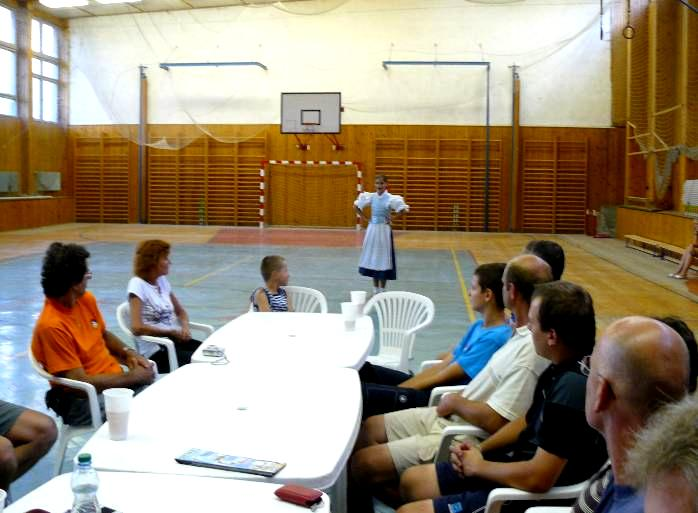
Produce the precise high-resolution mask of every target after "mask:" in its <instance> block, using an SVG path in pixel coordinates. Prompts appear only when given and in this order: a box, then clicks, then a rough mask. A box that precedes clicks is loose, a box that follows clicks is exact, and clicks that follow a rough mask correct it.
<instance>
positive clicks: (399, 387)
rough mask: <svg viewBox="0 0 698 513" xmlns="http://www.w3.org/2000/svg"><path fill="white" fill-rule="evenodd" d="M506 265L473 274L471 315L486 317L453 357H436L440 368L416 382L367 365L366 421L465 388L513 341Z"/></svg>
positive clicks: (431, 369) (364, 381)
mask: <svg viewBox="0 0 698 513" xmlns="http://www.w3.org/2000/svg"><path fill="white" fill-rule="evenodd" d="M504 268H505V264H501V263H494V264H483V265H480V266H478V267H477V269H475V272H474V274H473V278H472V281H471V286H470V302H471V305H472V307H473V310H475V311H476V312H478V313H480V314H481V315H482V319H478V320H477V321H475V322H474V323H473V324H472V325H471V326H470V329H468V332H467V333H466V334H465V335H464V336H463V338H462V339H461V341H460V342H459V343H458V345H457V346H455V347H454V348H453V349H452V350H451V351H446V352H444V353H442V354H440V355H439V356H438V358H439V360H441V361H440V362H439V363H438V364H436V365H434V366H432V367H429V368H427V369H425V370H423V371H422V372H420V373H419V374H417V375H415V376H410V375H409V374H406V373H404V372H400V371H396V370H392V369H387V368H384V367H378V366H373V365H371V364H365V365H364V366H363V367H362V368H361V370H360V371H359V376H360V377H361V381H362V394H363V415H364V418H368V417H370V416H372V415H380V414H383V413H388V412H391V411H397V410H403V409H406V408H415V407H419V406H426V405H427V403H428V402H429V394H430V393H431V390H432V388H434V387H437V386H443V385H458V384H462V385H465V384H467V383H468V382H470V380H471V379H473V378H474V377H475V376H477V374H478V373H479V372H480V371H481V370H482V368H483V367H484V366H485V365H486V364H487V362H488V361H489V359H490V358H491V357H492V355H493V354H494V353H495V352H496V351H497V350H498V349H499V348H500V347H502V346H503V345H504V344H505V343H506V341H507V340H509V338H510V337H511V334H512V330H511V327H509V326H508V325H507V323H506V321H505V318H504V299H503V297H502V275H503V273H504Z"/></svg>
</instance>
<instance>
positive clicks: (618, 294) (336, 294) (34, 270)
mask: <svg viewBox="0 0 698 513" xmlns="http://www.w3.org/2000/svg"><path fill="white" fill-rule="evenodd" d="M362 237H363V232H356V231H353V230H312V229H285V228H268V229H264V230H259V229H257V228H217V227H209V226H158V225H102V224H69V225H59V226H51V227H44V228H39V229H33V230H22V231H14V232H2V233H0V284H1V286H2V289H1V290H2V292H1V293H0V373H2V376H3V379H4V382H5V386H4V387H3V388H2V389H1V390H2V391H0V399H3V400H6V401H12V402H15V403H18V404H22V405H25V406H28V407H31V408H34V409H36V410H39V411H43V412H47V410H46V408H45V406H44V403H43V395H44V392H45V391H46V389H47V388H48V384H47V383H46V381H45V380H43V379H42V378H40V377H39V376H37V375H36V374H34V373H33V371H32V370H31V368H30V366H29V361H28V359H27V345H28V343H29V341H30V339H31V333H32V328H33V325H34V322H35V320H36V318H37V316H38V315H39V312H40V311H41V308H42V305H43V300H44V299H43V294H42V291H41V286H40V283H39V280H40V270H41V258H42V255H43V252H44V251H45V249H46V247H47V246H48V245H49V244H50V243H51V242H53V241H62V242H76V243H79V244H83V245H85V246H86V247H87V248H88V250H89V251H90V253H91V258H90V264H89V265H90V268H91V270H92V272H93V275H94V277H93V279H92V281H91V282H90V283H89V285H88V287H89V289H90V290H91V291H92V292H93V293H94V294H95V296H96V297H97V299H98V301H99V305H100V308H101V309H102V313H103V315H104V317H105V320H106V322H107V325H108V326H109V328H110V329H111V330H112V331H114V333H116V334H117V335H119V336H121V337H123V339H124V341H126V342H127V341H128V339H127V338H126V337H125V335H124V334H123V333H121V332H120V330H119V328H118V326H117V324H116V320H115V311H116V307H117V305H118V304H119V303H121V302H122V301H125V300H126V284H127V282H128V280H129V278H130V277H131V276H132V258H133V253H134V248H135V246H136V244H137V243H138V242H139V241H141V240H145V239H150V238H161V239H165V240H167V241H169V242H170V243H171V244H172V245H173V249H172V254H171V259H172V262H173V263H172V267H171V271H170V276H169V279H170V282H171V283H172V286H173V290H174V292H175V294H176V295H177V297H178V298H179V300H180V302H181V303H182V304H183V305H184V306H185V308H187V310H188V312H189V316H190V318H191V319H192V320H194V321H199V322H205V323H209V324H212V325H213V326H215V327H220V326H222V325H223V324H225V323H226V322H227V321H229V320H231V319H233V318H235V317H236V316H238V315H240V314H242V313H244V312H245V311H246V310H247V308H248V307H249V296H250V293H251V292H252V290H254V288H255V287H257V286H259V285H260V284H261V277H260V276H259V262H260V260H261V259H262V257H263V256H265V255H269V254H279V255H282V256H284V257H285V258H286V260H287V262H288V265H289V271H290V274H291V280H290V284H292V285H303V286H308V287H313V288H316V289H319V290H321V291H322V292H323V293H324V294H325V295H326V297H327V299H328V303H329V309H330V311H331V312H338V311H339V303H340V302H342V301H346V300H348V298H349V291H350V290H366V291H370V290H371V286H370V280H368V279H366V278H363V277H361V276H359V275H358V273H357V271H356V267H357V262H358V257H359V252H360V247H361V241H362ZM534 238H549V239H552V240H555V241H557V242H558V243H560V244H561V245H562V246H563V248H564V249H565V252H566V255H567V268H566V271H565V275H564V278H566V279H567V280H570V281H574V282H576V283H579V284H580V285H582V286H584V287H586V288H587V289H588V290H589V292H590V293H591V295H592V297H593V298H594V301H595V306H596V313H597V323H598V325H599V329H603V328H604V327H605V326H607V325H608V324H609V323H610V322H612V321H613V320H615V319H617V318H619V317H623V316H625V315H631V314H640V315H650V316H665V315H676V316H679V317H681V318H683V319H684V320H686V322H687V323H688V324H689V326H691V328H692V329H693V330H694V331H698V304H697V303H698V279H695V275H692V276H693V277H694V279H691V280H687V281H678V280H672V279H670V278H668V277H667V275H668V274H669V273H670V272H672V271H673V270H674V269H675V268H676V264H675V263H672V262H667V261H664V260H659V259H656V258H653V257H652V256H650V255H648V254H645V253H642V252H639V251H636V250H633V249H628V248H625V247H624V244H623V243H622V242H621V241H618V240H614V239H593V238H590V237H586V236H583V235H569V236H547V237H545V236H541V235H540V234H500V233H495V234H483V233H461V232H396V234H395V243H396V248H397V262H398V280H397V281H396V282H390V283H389V285H388V289H389V290H408V291H413V292H418V293H420V294H424V295H426V296H429V297H430V298H431V299H432V300H433V301H434V303H435V305H436V315H435V318H434V322H433V323H432V325H431V326H430V327H428V328H427V329H425V330H424V331H422V332H420V333H419V334H418V336H417V343H416V348H415V358H414V360H413V362H412V364H413V368H417V367H418V365H419V362H421V361H422V360H424V359H429V358H433V357H434V356H435V354H436V353H437V352H439V351H441V350H444V349H446V348H447V347H449V346H451V345H452V344H454V343H456V342H457V341H458V340H459V339H460V337H461V336H462V335H463V333H464V332H465V331H466V329H467V327H468V324H469V323H470V322H471V320H472V319H473V314H472V311H471V309H470V305H469V303H468V299H467V287H468V286H469V283H470V278H471V276H472V272H473V270H474V268H475V266H476V265H477V264H479V263H485V262H496V261H502V262H504V261H506V260H508V259H509V258H511V257H512V256H514V255H516V254H517V253H519V252H520V251H521V249H522V248H523V247H524V246H525V244H526V243H527V242H528V241H529V240H531V239H534ZM260 356H262V355H260ZM49 414H50V413H49ZM76 450H77V447H76V448H73V449H72V450H70V451H68V454H67V456H66V464H65V467H64V471H69V470H70V463H69V462H70V458H72V456H73V455H74V454H75V451H76ZM54 458H55V455H54V451H52V452H51V453H49V455H48V456H47V457H45V458H44V459H43V460H42V461H41V462H39V463H38V464H37V465H36V466H35V467H34V468H33V469H32V470H30V471H29V472H28V473H27V474H26V475H25V476H24V477H22V478H21V479H19V480H17V481H16V482H15V483H14V484H13V486H12V489H11V492H12V496H13V498H14V499H16V498H19V497H21V496H22V495H24V494H25V493H27V492H29V491H31V490H32V489H34V488H35V487H36V486H38V485H39V484H41V483H43V482H45V481H47V480H48V479H50V478H51V469H52V463H53V460H54Z"/></svg>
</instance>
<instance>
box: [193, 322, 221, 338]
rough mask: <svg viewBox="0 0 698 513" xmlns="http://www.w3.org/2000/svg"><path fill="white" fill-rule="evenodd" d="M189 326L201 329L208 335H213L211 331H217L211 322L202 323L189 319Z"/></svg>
mask: <svg viewBox="0 0 698 513" xmlns="http://www.w3.org/2000/svg"><path fill="white" fill-rule="evenodd" d="M189 328H191V329H192V330H198V331H201V332H202V333H205V334H206V336H207V337H209V336H211V333H213V332H214V331H215V329H214V328H213V326H211V325H210V324H202V323H200V322H191V321H189Z"/></svg>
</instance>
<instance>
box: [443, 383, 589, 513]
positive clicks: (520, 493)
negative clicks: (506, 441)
mask: <svg viewBox="0 0 698 513" xmlns="http://www.w3.org/2000/svg"><path fill="white" fill-rule="evenodd" d="M441 388H447V387H441ZM464 435H468V436H471V437H474V438H478V439H481V440H484V439H485V438H487V437H489V436H490V434H489V433H488V432H487V431H485V430H483V429H480V428H478V427H475V426H471V425H468V424H466V425H461V426H448V427H447V428H446V429H444V431H443V433H442V435H441V443H440V444H439V449H438V451H437V452H436V457H435V458H434V463H438V462H440V461H448V458H449V453H450V448H451V443H452V441H453V439H454V438H456V437H458V436H464ZM587 484H588V481H582V482H581V483H576V484H573V485H567V486H553V487H552V488H551V489H550V490H548V491H547V492H543V493H532V492H526V491H524V490H517V489H516V488H495V489H494V490H492V491H491V492H490V493H489V495H488V496H487V504H486V506H485V510H484V513H500V511H501V509H502V506H503V505H504V503H505V502H508V501H544V500H559V499H576V498H577V497H579V495H580V494H581V493H582V492H583V491H584V489H585V488H586V486H587ZM553 509H554V508H553ZM527 511H531V509H528V510H527ZM536 511H539V510H536ZM543 511H547V509H546V508H543ZM567 511H569V508H567V507H563V508H561V509H560V511H557V510H554V512H548V513H563V512H567Z"/></svg>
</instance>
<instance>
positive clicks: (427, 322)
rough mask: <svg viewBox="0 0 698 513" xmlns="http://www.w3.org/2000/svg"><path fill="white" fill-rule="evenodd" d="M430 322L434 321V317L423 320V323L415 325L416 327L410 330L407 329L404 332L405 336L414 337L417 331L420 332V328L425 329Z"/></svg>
mask: <svg viewBox="0 0 698 513" xmlns="http://www.w3.org/2000/svg"><path fill="white" fill-rule="evenodd" d="M432 320H434V317H433V316H432V317H431V318H428V319H427V320H425V321H424V322H420V323H419V324H417V325H416V326H414V327H412V328H410V329H408V330H405V335H406V336H408V337H409V336H410V335H414V334H415V333H417V332H418V331H419V330H421V329H422V328H426V327H427V326H429V325H430V324H431V321H432Z"/></svg>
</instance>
